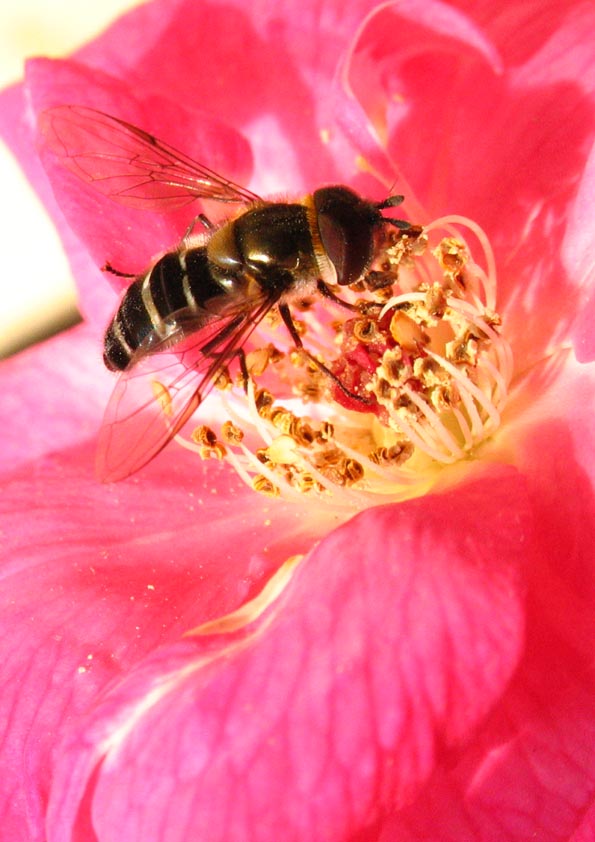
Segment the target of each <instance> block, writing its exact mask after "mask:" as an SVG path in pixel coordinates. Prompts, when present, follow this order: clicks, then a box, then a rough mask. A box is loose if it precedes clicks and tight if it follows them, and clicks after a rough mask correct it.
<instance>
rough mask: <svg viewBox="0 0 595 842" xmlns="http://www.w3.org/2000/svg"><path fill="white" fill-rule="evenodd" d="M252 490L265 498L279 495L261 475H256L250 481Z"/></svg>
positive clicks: (276, 488)
mask: <svg viewBox="0 0 595 842" xmlns="http://www.w3.org/2000/svg"><path fill="white" fill-rule="evenodd" d="M252 488H253V489H254V491H258V493H259V494H265V495H266V496H267V497H278V496H279V495H280V493H281V491H280V489H279V488H278V487H277V486H276V485H275V484H274V483H272V482H271V481H270V479H268V478H267V477H265V476H263V475H262V474H257V475H256V476H255V477H254V478H253V479H252Z"/></svg>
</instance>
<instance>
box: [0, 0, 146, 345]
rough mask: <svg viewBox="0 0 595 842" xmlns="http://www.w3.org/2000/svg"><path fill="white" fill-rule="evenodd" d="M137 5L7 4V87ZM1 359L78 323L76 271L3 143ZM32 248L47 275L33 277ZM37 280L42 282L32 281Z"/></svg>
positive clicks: (1, 45)
mask: <svg viewBox="0 0 595 842" xmlns="http://www.w3.org/2000/svg"><path fill="white" fill-rule="evenodd" d="M135 5H138V2H137V0H102V2H101V3H97V4H95V3H89V4H87V3H81V2H79V0H20V2H18V3H3V4H1V5H0V88H4V87H5V86H6V85H9V84H11V83H12V82H16V81H18V80H19V79H20V78H21V76H22V68H23V61H24V60H25V59H26V58H27V57H29V56H35V55H45V56H53V57H57V56H64V55H67V54H68V53H70V52H71V51H72V50H74V49H76V48H77V47H78V46H80V45H82V44H83V43H85V42H86V41H88V40H89V39H91V38H93V37H94V36H95V35H97V34H98V33H99V32H101V31H102V30H103V29H104V28H105V27H106V26H107V25H108V24H109V23H110V22H111V21H112V20H114V18H116V17H118V15H119V14H121V13H122V12H124V11H126V10H127V9H130V8H131V7H132V6H135ZM0 185H2V189H1V190H0V225H1V228H0V230H1V235H0V243H2V272H1V274H0V357H5V356H8V355H9V354H12V353H14V352H15V351H17V350H19V349H20V348H22V347H25V346H26V345H29V344H31V343H32V342H35V341H37V340H39V339H41V338H43V337H44V336H48V335H50V334H52V333H54V332H56V331H57V330H60V329H61V328H63V327H66V326H68V325H69V324H72V323H73V322H75V321H76V319H77V318H78V316H77V310H76V295H75V291H74V284H73V281H72V278H71V276H70V271H69V268H68V264H67V261H66V258H65V256H64V253H63V251H62V248H61V246H60V242H59V240H58V237H57V235H56V233H55V231H54V227H53V225H52V223H51V221H50V220H49V218H48V217H47V216H46V214H45V212H44V210H43V208H42V206H41V204H40V203H39V202H38V201H37V199H36V196H35V194H34V192H33V191H32V189H31V188H30V186H29V184H28V182H27V181H26V180H25V178H24V177H23V176H22V174H21V172H20V170H19V168H18V166H17V165H16V163H15V161H14V159H13V158H12V156H11V154H10V153H9V152H8V150H7V148H6V147H5V146H4V144H3V143H2V142H1V141H0ZM32 242H34V243H35V250H36V252H38V253H39V252H41V251H42V250H43V252H45V254H47V261H46V262H45V264H44V271H43V272H42V273H40V272H38V271H37V272H35V273H31V272H29V273H28V272H27V255H28V254H29V253H30V252H31V248H32ZM32 274H34V275H35V276H33V277H32Z"/></svg>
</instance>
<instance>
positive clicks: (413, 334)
mask: <svg viewBox="0 0 595 842" xmlns="http://www.w3.org/2000/svg"><path fill="white" fill-rule="evenodd" d="M390 332H391V336H392V337H393V339H394V340H395V342H397V343H398V344H399V345H400V346H401V348H405V350H407V351H411V352H415V351H416V350H417V349H418V348H419V346H420V345H425V344H427V343H428V342H429V337H428V335H427V333H425V332H424V331H423V330H422V328H421V327H420V326H419V325H418V324H417V322H415V321H413V319H411V318H410V317H409V316H408V315H407V314H406V313H404V312H403V311H402V310H397V311H396V312H395V314H394V315H393V317H392V319H391V321H390Z"/></svg>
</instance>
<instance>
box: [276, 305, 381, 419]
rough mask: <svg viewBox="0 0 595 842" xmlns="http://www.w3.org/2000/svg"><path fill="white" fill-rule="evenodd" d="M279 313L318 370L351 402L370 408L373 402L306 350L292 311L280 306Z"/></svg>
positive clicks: (299, 345)
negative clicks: (352, 388) (349, 387)
mask: <svg viewBox="0 0 595 842" xmlns="http://www.w3.org/2000/svg"><path fill="white" fill-rule="evenodd" d="M339 301H340V299H339ZM344 303H347V302H344ZM279 313H280V314H281V318H282V319H283V322H284V324H285V326H286V328H287V330H288V331H289V334H290V336H291V338H292V339H293V341H294V342H295V345H296V347H297V348H299V349H300V350H301V351H302V352H303V353H304V354H305V355H306V356H307V357H308V359H309V360H310V362H311V363H313V364H314V365H315V366H316V368H317V369H318V370H319V371H321V372H322V373H323V374H324V376H325V377H328V378H329V380H332V382H333V383H334V384H335V386H337V388H339V389H340V390H341V391H342V392H343V394H344V395H345V396H346V397H348V398H351V400H354V401H358V403H363V404H364V405H365V406H369V405H370V404H372V401H371V400H368V399H367V398H364V397H362V396H361V395H356V394H354V393H353V392H350V391H349V389H348V388H347V386H345V384H344V383H342V382H341V380H340V379H339V378H338V377H337V375H336V374H333V372H332V371H331V370H330V369H329V368H327V367H326V366H325V364H324V363H321V362H320V360H317V359H316V357H315V356H314V355H313V354H311V353H310V351H307V350H306V348H304V344H303V342H302V338H301V336H300V335H299V333H298V331H297V328H296V326H295V322H294V321H293V319H292V317H291V311H290V309H289V307H288V306H287V304H279Z"/></svg>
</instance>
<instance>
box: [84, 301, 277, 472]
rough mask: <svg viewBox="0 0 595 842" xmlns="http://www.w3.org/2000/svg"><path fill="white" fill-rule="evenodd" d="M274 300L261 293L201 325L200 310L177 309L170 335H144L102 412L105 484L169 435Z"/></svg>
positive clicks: (137, 464) (133, 467)
mask: <svg viewBox="0 0 595 842" xmlns="http://www.w3.org/2000/svg"><path fill="white" fill-rule="evenodd" d="M274 303H275V302H274V301H273V300H271V299H270V298H266V299H265V298H261V299H260V301H259V303H255V302H253V303H252V305H253V306H251V307H248V308H246V307H243V308H242V309H241V310H240V309H239V308H238V311H237V312H236V313H230V314H227V315H225V316H218V315H213V314H207V313H204V314H202V316H201V317H200V324H198V323H197V319H196V315H195V314H193V315H192V316H191V317H187V316H186V315H185V314H184V313H177V314H175V315H174V316H172V317H171V320H170V324H169V325H167V326H168V327H169V330H170V332H169V334H168V336H167V339H164V340H162V341H161V342H156V341H155V336H154V335H149V336H148V337H147V339H146V340H145V342H144V343H143V345H142V346H141V347H140V348H139V350H138V351H137V354H136V356H135V358H134V360H133V363H132V365H131V366H130V368H128V369H127V370H126V371H125V372H123V373H122V374H121V375H120V378H119V379H118V382H117V384H116V386H115V388H114V391H113V393H112V396H111V398H110V401H109V403H108V406H107V409H106V412H105V416H104V420H103V425H102V428H101V430H100V433H99V440H98V446H97V459H96V468H97V473H98V475H99V477H100V478H101V479H102V480H103V481H104V482H115V481H117V480H121V479H125V478H126V477H128V476H130V475H131V474H133V473H135V472H136V471H138V470H139V469H140V468H142V467H143V466H144V465H146V464H147V462H149V461H150V460H151V459H153V457H154V456H156V455H157V454H158V453H159V452H160V451H161V450H162V449H163V448H164V447H165V446H166V445H167V444H168V442H169V441H171V439H172V438H173V437H174V436H175V435H176V434H177V433H178V432H179V431H180V430H181V428H182V427H183V426H184V424H185V423H186V422H187V421H188V419H189V418H190V416H191V415H192V414H193V412H195V411H196V409H197V408H198V407H199V406H200V404H201V403H202V401H203V400H204V399H205V397H206V395H207V394H208V393H209V392H210V390H211V389H212V387H213V384H214V382H215V381H216V379H217V377H218V376H219V374H220V373H221V371H222V369H223V368H224V367H225V366H226V365H227V364H228V363H229V362H230V361H231V360H232V359H233V357H234V356H235V355H236V353H237V351H238V349H239V348H240V347H241V346H242V344H243V343H244V342H245V341H246V339H247V338H248V336H249V335H250V333H251V332H252V331H253V330H254V328H255V327H256V326H257V324H258V323H259V322H260V320H261V319H262V318H263V316H264V315H265V314H266V313H267V312H268V311H269V310H270V309H271V307H272V306H273V305H274ZM147 348H150V353H147Z"/></svg>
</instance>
